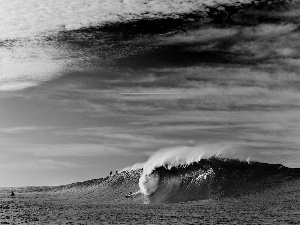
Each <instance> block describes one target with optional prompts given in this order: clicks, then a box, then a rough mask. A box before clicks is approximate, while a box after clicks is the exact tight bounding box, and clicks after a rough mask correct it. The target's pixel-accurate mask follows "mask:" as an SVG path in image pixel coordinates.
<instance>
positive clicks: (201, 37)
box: [159, 27, 238, 44]
mask: <svg viewBox="0 0 300 225" xmlns="http://www.w3.org/2000/svg"><path fill="white" fill-rule="evenodd" d="M237 33H238V30H237V29H234V28H227V29H225V28H213V27H209V28H203V29H201V30H197V31H191V32H187V33H185V34H176V35H173V36H171V37H165V38H161V39H159V40H161V41H162V43H161V44H196V43H201V42H213V41H218V40H220V39H224V38H229V37H232V36H233V35H236V34H237Z"/></svg>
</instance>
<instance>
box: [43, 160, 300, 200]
mask: <svg viewBox="0 0 300 225" xmlns="http://www.w3.org/2000/svg"><path fill="white" fill-rule="evenodd" d="M142 174H143V170H142V169H138V170H131V171H123V172H120V173H117V174H115V175H111V176H107V177H106V178H100V179H94V180H90V181H85V182H78V183H74V184H69V185H64V186H59V187H53V188H51V189H50V190H49V191H48V192H47V193H48V194H50V195H52V197H56V198H59V199H60V200H62V199H64V200H65V201H68V200H70V201H82V202H86V203H89V204H91V203H93V202H97V203H99V202H101V203H114V204H141V203H142V204H145V203H146V204H148V203H152V204H162V203H178V202H191V201H199V200H209V199H224V198H240V197H243V196H247V195H253V194H254V195H256V194H258V195H259V194H261V193H262V194H263V195H264V193H267V194H270V193H271V192H274V193H276V194H281V193H283V192H287V191H289V190H290V187H298V185H299V182H300V169H295V168H293V169H292V168H288V167H284V166H282V165H280V164H268V163H261V162H253V161H248V162H247V161H241V160H238V159H230V158H219V157H210V158H207V159H201V160H199V161H197V162H193V163H191V164H189V165H177V166H172V167H166V166H160V167H157V168H155V169H154V171H153V172H152V173H151V174H150V175H149V176H148V178H149V179H148V182H149V184H151V185H149V187H151V189H147V190H150V191H149V192H148V195H147V194H145V192H143V191H142V190H140V188H139V185H138V184H139V181H140V177H141V176H142ZM151 182H152V183H151ZM151 191H152V192H151ZM150 192H151V193H150Z"/></svg>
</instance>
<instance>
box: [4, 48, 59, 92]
mask: <svg viewBox="0 0 300 225" xmlns="http://www.w3.org/2000/svg"><path fill="white" fill-rule="evenodd" d="M62 54H63V53H62V52H61V50H59V49H56V48H55V47H53V46H50V45H47V46H40V44H39V43H31V42H28V44H26V46H24V45H15V46H2V47H1V46H0V92H1V91H2V92H3V91H19V90H23V89H26V88H30V87H35V86H38V85H39V84H40V83H42V82H45V81H49V80H51V79H53V78H56V77H58V76H59V73H60V72H61V71H62V70H63V68H64V66H65V65H64V64H65V62H64V61H63V60H62V59H57V58H60V57H61V55H62Z"/></svg>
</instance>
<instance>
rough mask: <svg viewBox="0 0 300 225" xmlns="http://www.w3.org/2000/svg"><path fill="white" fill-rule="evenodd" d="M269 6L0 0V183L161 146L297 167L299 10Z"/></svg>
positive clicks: (37, 181) (53, 175) (41, 180)
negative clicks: (222, 151)
mask: <svg viewBox="0 0 300 225" xmlns="http://www.w3.org/2000/svg"><path fill="white" fill-rule="evenodd" d="M259 2H260V3H259ZM265 2H266V4H265ZM267 3H268V1H257V2H255V1H254V2H251V1H248V0H240V1H237V0H218V1H211V0H203V1H196V0H195V1H194V0H181V1H179V0H178V1H162V0H160V1H159V0H152V1H150V0H143V1H141V0H139V1H138V0H124V1H116V0H104V1H103V0H102V1H100V0H76V1H74V0H72V1H71V0H52V1H50V0H39V1H37V0H28V1H22V0H10V1H8V0H2V1H1V8H0V21H1V22H0V176H1V181H0V186H36V185H60V184H68V183H72V182H78V181H84V180H88V179H94V178H100V177H105V176H107V175H108V174H109V172H110V171H114V172H115V171H119V170H121V169H123V168H125V167H128V166H130V165H134V164H136V163H139V162H145V161H146V160H147V159H148V157H149V156H151V155H153V154H155V152H159V151H161V150H164V149H175V150H176V151H177V150H178V149H183V150H184V151H187V152H188V151H192V152H194V151H195V149H198V148H199V149H201V151H202V150H203V148H205V149H206V150H207V151H208V152H209V151H213V150H215V149H226V150H227V151H231V152H232V153H233V154H232V157H237V158H245V159H246V158H248V159H250V160H257V161H262V162H268V163H280V164H283V165H285V166H289V167H300V138H299V136H300V38H299V37H300V26H299V25H300V16H299V15H300V2H299V1H298V0H294V1H291V2H290V3H284V1H281V2H280V4H279V3H278V4H275V3H272V4H267ZM196 151H197V150H196Z"/></svg>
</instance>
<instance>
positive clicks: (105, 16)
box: [0, 0, 249, 39]
mask: <svg viewBox="0 0 300 225" xmlns="http://www.w3.org/2000/svg"><path fill="white" fill-rule="evenodd" d="M237 3H239V4H240V3H245V4H249V1H247V0H236V1H230V2H228V1H224V0H218V1H212V0H204V1H201V2H199V1H196V0H192V1H191V0H180V1H179V0H176V1H172V2H170V1H168V0H163V1H162V0H153V1H148V0H147V1H140V0H124V1H123V0H105V1H101V0H84V1H73V0H63V1H59V2H57V1H39V2H37V1H35V0H28V1H22V0H14V1H13V2H11V1H8V0H4V1H2V2H1V9H0V15H1V16H0V20H1V22H2V23H1V24H2V26H1V28H0V34H1V36H0V39H8V38H11V39H12V38H18V37H22V36H29V35H32V34H35V33H41V32H47V31H49V30H50V31H51V30H52V31H58V30H75V29H80V28H82V27H90V26H99V25H102V24H105V23H110V22H124V21H131V20H138V19H154V18H158V19H159V18H163V17H172V18H177V17H178V15H182V14H191V13H193V14H195V13H196V12H197V13H199V14H201V13H202V14H203V15H205V10H206V6H210V7H212V6H217V5H219V4H226V5H235V4H237Z"/></svg>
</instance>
